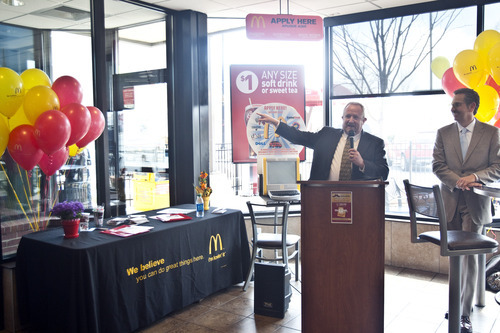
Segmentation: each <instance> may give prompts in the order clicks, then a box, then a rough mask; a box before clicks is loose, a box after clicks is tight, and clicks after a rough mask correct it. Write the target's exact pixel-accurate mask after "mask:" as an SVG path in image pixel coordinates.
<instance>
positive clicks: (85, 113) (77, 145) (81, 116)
mask: <svg viewBox="0 0 500 333" xmlns="http://www.w3.org/2000/svg"><path fill="white" fill-rule="evenodd" d="M82 98H83V93H82V87H81V85H80V83H79V82H78V81H77V80H76V79H75V78H73V77H71V76H67V75H66V76H61V77H59V78H58V79H56V80H55V81H54V83H52V84H51V80H50V78H49V77H48V76H47V74H45V73H44V72H43V71H41V70H39V69H36V68H31V69H27V70H25V71H24V72H23V73H22V74H21V75H19V74H17V73H16V72H15V71H13V70H11V69H9V68H6V67H0V113H1V114H2V115H3V116H0V157H1V156H2V155H3V154H4V152H5V149H6V148H7V150H8V151H9V154H10V156H11V157H12V159H14V161H16V162H17V164H19V166H21V167H22V168H23V169H25V170H31V169H33V168H34V167H35V166H36V165H38V166H39V167H40V169H41V170H42V171H43V172H44V173H45V175H46V176H47V177H50V176H52V175H53V174H54V173H55V172H56V171H57V170H59V169H60V168H61V166H63V165H64V164H65V163H66V161H67V159H68V157H69V156H75V155H76V154H77V153H78V152H80V151H81V150H82V149H83V148H84V147H85V146H87V145H88V144H89V143H90V142H92V141H94V140H95V139H97V138H98V137H99V136H100V135H101V133H102V131H103V130H104V126H105V120H104V115H103V114H102V112H101V111H100V110H99V109H98V108H96V107H93V106H87V107H85V106H83V105H82V104H81V102H82Z"/></svg>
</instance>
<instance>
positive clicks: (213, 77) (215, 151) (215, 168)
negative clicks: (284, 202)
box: [208, 20, 324, 204]
mask: <svg viewBox="0 0 500 333" xmlns="http://www.w3.org/2000/svg"><path fill="white" fill-rule="evenodd" d="M212 21H213V20H210V21H209V24H212V23H211V22H212ZM208 43H209V46H208V47H209V87H210V91H209V98H210V124H211V133H210V140H211V143H210V146H211V151H210V161H211V166H210V177H211V179H210V183H211V185H212V187H213V188H214V192H213V194H212V197H211V202H212V203H214V204H216V203H217V200H220V201H221V202H224V201H223V200H227V199H229V198H228V197H229V196H231V194H232V195H233V196H238V195H242V196H249V195H257V194H258V191H257V190H258V177H257V166H256V163H252V164H250V163H249V164H234V163H232V156H231V110H230V107H229V106H230V105H231V103H230V80H229V67H230V66H231V65H233V64H293V65H304V69H305V81H306V82H305V85H306V91H308V90H311V91H314V92H316V93H317V94H318V100H321V98H320V96H321V93H322V87H323V72H324V70H323V54H324V51H323V42H321V41H320V42H289V41H259V40H249V39H247V38H246V36H245V30H244V29H238V30H233V31H226V32H221V33H213V34H211V35H209V42H208ZM323 114H324V113H323V106H322V105H321V102H319V103H317V105H315V104H314V103H312V104H311V105H310V106H306V117H307V123H306V125H307V128H308V130H312V131H314V130H316V129H319V128H321V127H322V126H323V119H324V116H323ZM310 160H312V153H311V152H306V161H305V162H302V163H300V169H301V179H304V180H306V179H308V178H309V164H310ZM218 198H220V199H218ZM226 204H227V203H226Z"/></svg>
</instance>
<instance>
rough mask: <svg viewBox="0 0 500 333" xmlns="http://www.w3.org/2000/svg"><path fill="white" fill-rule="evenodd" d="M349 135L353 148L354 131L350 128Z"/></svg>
mask: <svg viewBox="0 0 500 333" xmlns="http://www.w3.org/2000/svg"><path fill="white" fill-rule="evenodd" d="M348 136H349V144H350V145H351V148H354V131H353V130H350V131H349V133H348Z"/></svg>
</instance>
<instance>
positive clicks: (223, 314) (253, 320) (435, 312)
mask: <svg viewBox="0 0 500 333" xmlns="http://www.w3.org/2000/svg"><path fill="white" fill-rule="evenodd" d="M447 282H448V281H447V276H445V275H441V274H436V273H430V272H424V271H416V270H410V269H401V268H397V267H386V269H385V319H384V321H385V333H403V332H404V333H413V332H418V333H427V332H437V333H445V332H448V322H447V320H445V319H444V314H445V312H446V310H447V302H448V284H447ZM292 286H293V288H294V289H293V295H292V298H291V301H290V306H289V308H288V311H287V312H286V314H285V317H284V318H283V319H280V318H273V317H267V316H260V315H256V314H254V313H253V282H252V283H251V284H250V286H249V288H248V290H247V291H246V292H243V291H242V290H241V285H236V286H233V287H231V288H229V289H227V290H225V291H223V292H220V293H217V294H215V295H212V296H210V297H208V298H206V299H204V300H202V301H200V302H198V303H196V304H193V305H191V306H189V307H187V308H185V309H184V310H182V311H179V312H175V313H172V314H171V315H169V316H167V317H165V318H164V319H162V320H160V321H158V322H157V323H155V324H154V325H152V326H151V327H148V328H146V329H144V330H142V331H140V333H160V332H161V333H163V332H172V333H177V332H178V333H180V332H202V333H210V332H225V333H228V332H234V333H251V332H259V333H267V332H277V333H297V332H300V331H301V311H300V310H301V305H300V303H301V297H300V291H301V288H300V281H298V282H295V278H294V277H293V276H292ZM471 320H472V324H473V328H474V333H494V332H497V333H498V332H500V305H498V304H497V303H496V302H495V300H494V294H493V293H491V292H486V306H485V307H484V308H478V307H475V308H474V312H473V315H472V317H471ZM365 333H369V332H365Z"/></svg>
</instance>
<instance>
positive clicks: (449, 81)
mask: <svg viewBox="0 0 500 333" xmlns="http://www.w3.org/2000/svg"><path fill="white" fill-rule="evenodd" d="M441 84H442V86H443V90H444V91H445V92H446V93H447V94H448V95H450V96H451V97H453V92H454V91H455V90H457V89H460V88H467V87H466V86H464V85H463V84H462V82H460V81H458V79H457V77H456V76H455V73H453V67H450V68H448V69H447V70H446V72H444V74H443V77H442V78H441Z"/></svg>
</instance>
